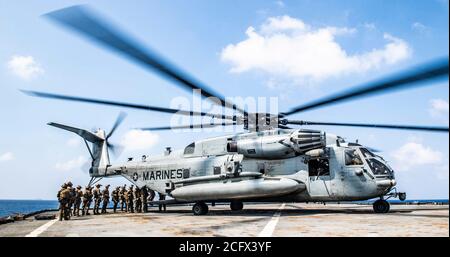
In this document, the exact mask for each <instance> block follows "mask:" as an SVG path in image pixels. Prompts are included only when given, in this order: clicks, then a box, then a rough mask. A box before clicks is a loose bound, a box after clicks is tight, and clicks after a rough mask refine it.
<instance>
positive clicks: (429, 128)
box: [282, 120, 449, 132]
mask: <svg viewBox="0 0 450 257" xmlns="http://www.w3.org/2000/svg"><path fill="white" fill-rule="evenodd" d="M282 122H283V124H295V125H323V126H346V127H365V128H386V129H405V130H421V131H430V132H449V128H448V127H432V126H409V125H386V124H362V123H335V122H315V121H304V120H284V121H282Z"/></svg>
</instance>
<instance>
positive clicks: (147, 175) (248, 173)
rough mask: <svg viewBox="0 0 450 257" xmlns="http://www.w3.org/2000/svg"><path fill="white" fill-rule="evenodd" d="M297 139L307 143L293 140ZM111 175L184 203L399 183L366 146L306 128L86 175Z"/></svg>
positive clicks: (326, 197) (368, 194)
mask: <svg viewBox="0 0 450 257" xmlns="http://www.w3.org/2000/svg"><path fill="white" fill-rule="evenodd" d="M302 137H303V138H307V141H296V140H297V139H298V138H302ZM315 140H316V141H315ZM319 141H320V142H321V144H322V145H320V144H319V143H317V142H319ZM311 144H312V145H311ZM309 146H310V147H309ZM352 158H356V159H357V160H356V162H355V161H354V160H352ZM352 161H353V162H352ZM373 163H376V164H377V165H379V166H380V165H381V166H380V167H381V168H380V167H378V166H376V165H374V164H373ZM374 166H376V167H378V169H376V168H374ZM380 169H381V170H380ZM116 175H121V176H124V177H125V178H126V179H128V180H129V181H131V182H132V183H134V184H135V185H136V186H138V187H143V186H147V187H149V188H150V189H152V190H155V191H157V192H159V193H162V194H166V195H169V196H171V197H173V198H175V199H176V200H180V201H185V202H194V201H200V200H203V201H215V200H217V201H219V200H224V201H227V200H233V199H234V200H236V199H238V200H258V199H262V200H271V201H278V200H279V201H286V200H290V201H298V202H305V201H352V200H365V199H370V198H374V197H378V196H382V195H384V194H386V193H387V192H389V191H390V190H391V188H392V187H393V186H395V184H396V182H395V179H394V174H393V171H392V169H390V168H389V166H388V165H387V164H386V163H385V161H384V160H383V159H382V158H381V157H379V156H377V155H374V154H373V153H371V152H370V151H368V150H367V149H365V148H364V147H363V146H360V145H357V144H349V143H345V142H344V141H343V140H342V139H340V138H339V137H337V136H335V135H331V134H326V135H325V133H324V132H320V133H319V132H315V131H306V130H301V132H298V131H290V130H271V131H264V132H257V133H243V134H237V135H233V136H223V137H215V138H209V139H205V140H200V141H196V142H194V143H192V144H190V145H188V146H187V147H186V148H185V149H184V150H182V151H171V150H169V149H168V150H166V152H165V154H164V155H161V156H150V157H148V156H143V157H142V158H141V159H140V160H130V161H128V162H126V163H122V164H118V165H110V166H108V167H107V168H105V169H101V168H100V169H99V170H98V173H94V174H91V176H94V177H104V176H116Z"/></svg>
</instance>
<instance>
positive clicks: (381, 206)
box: [373, 199, 391, 213]
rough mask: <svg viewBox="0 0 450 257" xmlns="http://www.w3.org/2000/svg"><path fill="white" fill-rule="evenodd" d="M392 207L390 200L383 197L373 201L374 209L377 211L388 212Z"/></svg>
mask: <svg viewBox="0 0 450 257" xmlns="http://www.w3.org/2000/svg"><path fill="white" fill-rule="evenodd" d="M390 208H391V207H390V204H389V203H388V201H386V200H383V199H380V200H376V201H375V202H374V203H373V210H374V211H375V213H388V212H389V209H390Z"/></svg>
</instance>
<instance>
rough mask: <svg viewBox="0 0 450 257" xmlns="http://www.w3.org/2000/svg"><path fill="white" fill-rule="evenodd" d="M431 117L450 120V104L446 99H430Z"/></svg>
mask: <svg viewBox="0 0 450 257" xmlns="http://www.w3.org/2000/svg"><path fill="white" fill-rule="evenodd" d="M428 112H429V113H430V115H431V117H433V118H437V119H445V120H448V114H449V104H448V101H447V100H444V99H432V100H430V108H429V109H428Z"/></svg>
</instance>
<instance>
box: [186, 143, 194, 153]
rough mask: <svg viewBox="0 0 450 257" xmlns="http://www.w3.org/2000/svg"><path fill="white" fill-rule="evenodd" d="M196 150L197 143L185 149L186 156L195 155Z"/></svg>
mask: <svg viewBox="0 0 450 257" xmlns="http://www.w3.org/2000/svg"><path fill="white" fill-rule="evenodd" d="M194 150H195V143H192V144H190V145H188V146H186V148H185V149H184V154H193V153H194Z"/></svg>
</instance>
